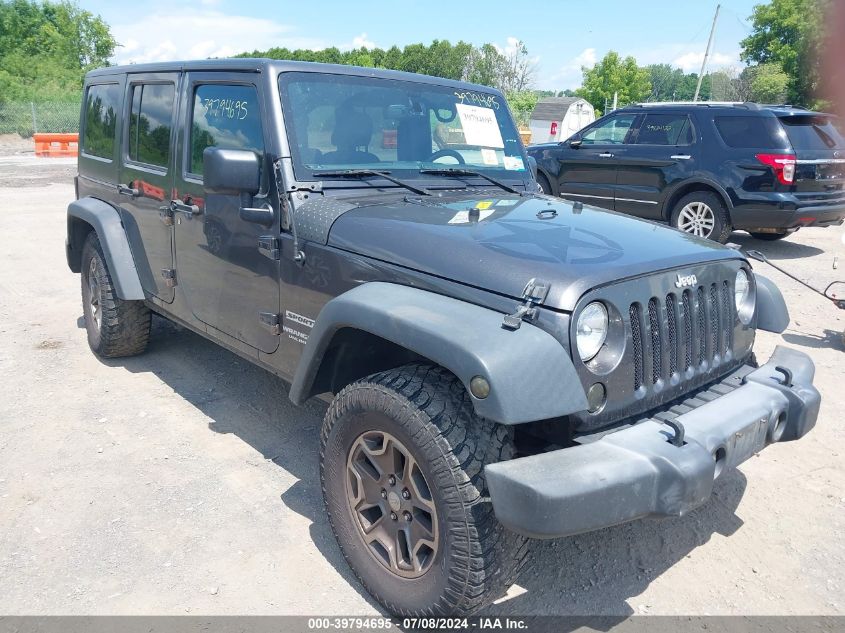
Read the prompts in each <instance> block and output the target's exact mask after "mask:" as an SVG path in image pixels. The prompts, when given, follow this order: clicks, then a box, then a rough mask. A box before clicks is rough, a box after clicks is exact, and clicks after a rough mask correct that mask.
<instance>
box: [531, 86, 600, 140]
mask: <svg viewBox="0 0 845 633" xmlns="http://www.w3.org/2000/svg"><path fill="white" fill-rule="evenodd" d="M595 120H596V111H595V109H594V108H593V106H592V105H590V103H589V102H588V101H586V100H584V99H581V98H580V97H544V98H542V99H540V100H539V101H538V102H537V105H536V106H535V107H534V111H533V112H532V113H531V120H530V122H529V124H528V127H529V128H530V129H531V142H532V143H552V142H556V141H565V140H566V139H568V138H569V137H570V136H572V135H573V134H575V132H577V131H578V130H580V129H581V128H583V127H584V126H586V125H589V124H590V123H592V122H593V121H595Z"/></svg>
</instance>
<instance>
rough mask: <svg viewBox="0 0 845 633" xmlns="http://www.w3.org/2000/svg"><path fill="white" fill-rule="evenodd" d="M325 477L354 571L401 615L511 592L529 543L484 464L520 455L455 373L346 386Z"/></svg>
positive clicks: (398, 374)
mask: <svg viewBox="0 0 845 633" xmlns="http://www.w3.org/2000/svg"><path fill="white" fill-rule="evenodd" d="M321 440H322V441H321V450H320V457H321V463H320V478H321V483H322V488H323V497H324V500H325V503H326V509H327V511H328V514H329V519H330V521H331V525H332V529H333V530H334V533H335V536H336V538H337V541H338V544H339V545H340V548H341V550H342V552H343V555H344V556H345V557H346V560H347V562H348V563H349V565H350V567H352V570H353V571H354V572H355V574H356V575H357V576H358V578H359V579H360V581H361V582H362V584H363V585H364V586H365V587H366V588H367V590H368V591H369V592H370V593H371V594H372V595H373V597H375V598H376V600H378V601H379V602H380V603H381V604H382V605H383V606H384V607H385V608H386V609H387V610H388V611H389V612H390V613H391V614H394V615H402V616H416V615H464V614H469V613H472V612H473V611H475V610H476V609H478V608H480V607H481V606H483V605H485V604H488V603H490V602H492V601H493V600H494V599H495V598H497V597H498V596H500V595H502V594H504V592H505V591H506V590H507V588H508V587H509V586H510V585H511V584H512V583H513V582H514V581H515V580H516V576H517V574H518V572H519V570H520V568H521V566H522V564H523V562H524V561H525V559H526V557H527V553H528V540H527V539H526V538H524V537H522V536H519V535H517V534H515V533H513V532H509V531H507V530H506V529H505V528H504V527H503V526H502V525H501V524H500V523H499V522H498V521H497V520H496V517H495V515H494V514H493V508H492V505H491V503H490V499H489V494H488V492H487V486H486V483H485V480H484V466H485V465H486V464H488V463H491V462H495V461H500V460H502V459H509V458H511V457H512V456H513V443H512V434H511V431H510V429H508V428H507V427H504V426H501V425H497V424H494V423H492V422H490V421H488V420H484V419H481V418H478V417H476V416H475V414H474V412H473V410H472V405H471V404H470V401H469V396H468V395H467V392H466V389H465V388H464V387H463V385H462V384H461V383H460V381H458V380H457V379H456V378H455V376H453V375H452V374H450V373H449V372H447V371H446V370H444V369H441V368H437V367H431V366H427V365H408V366H405V367H400V368H398V369H394V370H390V371H386V372H384V373H380V374H375V375H372V376H369V377H367V378H364V379H362V380H360V381H358V382H355V383H353V384H352V385H349V386H348V387H346V388H345V389H343V390H342V391H341V392H340V393H339V394H338V395H337V397H336V398H335V399H334V401H333V402H332V405H331V406H330V407H329V410H328V411H327V413H326V417H325V419H324V421H323V429H322V437H321Z"/></svg>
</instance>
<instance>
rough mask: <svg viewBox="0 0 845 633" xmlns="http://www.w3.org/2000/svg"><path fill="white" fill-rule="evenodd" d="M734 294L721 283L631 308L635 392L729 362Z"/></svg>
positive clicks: (725, 283) (669, 295) (659, 298)
mask: <svg viewBox="0 0 845 633" xmlns="http://www.w3.org/2000/svg"><path fill="white" fill-rule="evenodd" d="M731 294H732V291H731V286H730V284H729V283H728V282H727V281H718V282H714V283H710V284H706V285H701V286H698V287H697V288H694V289H686V290H684V291H682V292H681V293H680V294H679V295H678V294H675V293H669V294H667V295H665V296H663V297H652V298H651V299H649V300H648V303H647V304H644V303H639V302H635V303H632V304H631V305H630V307H629V310H628V314H629V317H630V323H631V332H630V333H631V341H632V350H633V365H634V384H633V387H634V391H637V390H639V389H640V388H642V387H648V386H650V385H655V384H658V382H659V381H661V380H662V381H664V382H665V381H668V380H669V379H670V378H671V377H672V376H674V375H677V374H683V373H684V372H686V371H687V370H690V369H694V368H695V369H697V368H698V367H699V366H700V365H702V364H704V363H706V364H707V365H709V366H710V367H712V366H715V365H719V364H721V363H722V362H724V361H725V360H726V356H729V352H730V351H731V349H732V346H733V326H734V316H735V315H734V310H733V297H732V296H731ZM644 305H646V306H647V307H646V310H645V311H643V306H644ZM644 312H645V313H644ZM647 381H648V382H647Z"/></svg>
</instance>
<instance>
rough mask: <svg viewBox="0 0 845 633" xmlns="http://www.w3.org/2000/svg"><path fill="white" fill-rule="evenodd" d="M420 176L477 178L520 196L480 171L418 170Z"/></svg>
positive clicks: (452, 169) (449, 168) (451, 168)
mask: <svg viewBox="0 0 845 633" xmlns="http://www.w3.org/2000/svg"><path fill="white" fill-rule="evenodd" d="M420 173H421V174H432V175H434V176H454V177H455V178H460V177H461V176H478V177H479V178H483V179H484V180H486V181H487V182H491V183H493V184H494V185H496V186H497V187H499V188H500V189H504V190H505V191H507V192H508V193H516V194H520V195H522V192H521V191H517V190H516V189H514V188H513V187H511V186H510V185H506V184H505V183H503V182H502V181H501V180H497V179H496V178H493V177H492V176H488V175H487V174H485V173H482V172H480V171H475V170H472V169H461V168H459V167H445V168H443V169H420Z"/></svg>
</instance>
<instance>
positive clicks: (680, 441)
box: [660, 420, 684, 446]
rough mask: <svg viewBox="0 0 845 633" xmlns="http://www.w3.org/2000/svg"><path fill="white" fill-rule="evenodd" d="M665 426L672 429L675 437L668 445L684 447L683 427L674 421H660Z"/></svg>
mask: <svg viewBox="0 0 845 633" xmlns="http://www.w3.org/2000/svg"><path fill="white" fill-rule="evenodd" d="M660 421H661V422H663V424H665V425H666V426H669V427H671V428H672V430H673V431H675V435H674V436H673V437H672V438H671V439H670V440H669V443H670V444H672V445H673V446H683V445H684V425H683V424H681V423H680V422H678V421H676V420H660Z"/></svg>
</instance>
